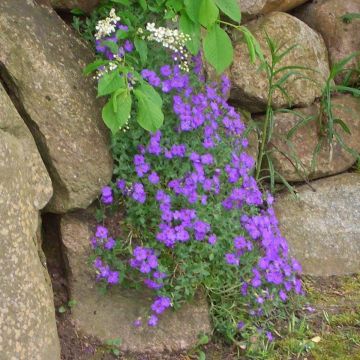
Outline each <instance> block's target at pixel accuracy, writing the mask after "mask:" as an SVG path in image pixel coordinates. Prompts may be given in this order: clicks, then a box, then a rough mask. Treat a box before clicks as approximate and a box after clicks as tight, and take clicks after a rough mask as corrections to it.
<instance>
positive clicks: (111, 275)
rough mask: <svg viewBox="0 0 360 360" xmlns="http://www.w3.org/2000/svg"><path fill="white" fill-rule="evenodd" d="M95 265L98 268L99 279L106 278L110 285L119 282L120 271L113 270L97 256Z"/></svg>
mask: <svg viewBox="0 0 360 360" xmlns="http://www.w3.org/2000/svg"><path fill="white" fill-rule="evenodd" d="M93 265H94V268H95V269H96V270H97V277H96V279H97V280H101V279H104V280H106V281H107V283H108V284H110V285H115V284H117V283H118V282H119V272H118V271H111V269H110V266H109V265H106V264H104V263H103V262H102V260H101V259H100V258H96V259H95V261H94V264H93Z"/></svg>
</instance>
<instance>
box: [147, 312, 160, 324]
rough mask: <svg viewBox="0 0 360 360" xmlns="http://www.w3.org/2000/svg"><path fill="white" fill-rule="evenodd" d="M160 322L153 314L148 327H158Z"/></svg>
mask: <svg viewBox="0 0 360 360" xmlns="http://www.w3.org/2000/svg"><path fill="white" fill-rule="evenodd" d="M158 321H159V319H158V317H157V316H156V315H154V314H152V315H151V316H150V317H149V321H148V325H149V326H156V325H157V323H158Z"/></svg>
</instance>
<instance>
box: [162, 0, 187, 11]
mask: <svg viewBox="0 0 360 360" xmlns="http://www.w3.org/2000/svg"><path fill="white" fill-rule="evenodd" d="M166 6H167V7H168V8H171V9H172V10H174V11H175V12H179V11H180V10H181V9H182V8H183V6H184V2H183V1H182V0H168V1H167V2H166Z"/></svg>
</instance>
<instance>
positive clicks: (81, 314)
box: [60, 212, 210, 353]
mask: <svg viewBox="0 0 360 360" xmlns="http://www.w3.org/2000/svg"><path fill="white" fill-rule="evenodd" d="M94 225H95V224H94V222H93V220H91V218H89V217H88V215H86V214H85V213H84V212H77V213H74V214H67V215H65V216H64V217H63V218H62V220H61V224H60V229H61V236H62V241H63V244H64V253H65V257H66V263H68V265H69V271H68V274H69V285H70V292H71V298H72V299H75V300H76V301H77V305H76V306H75V307H74V308H73V310H72V315H73V318H74V321H75V324H76V328H77V331H78V332H79V333H82V334H86V335H91V336H95V337H97V338H99V339H100V340H101V341H105V340H108V339H113V338H120V339H121V340H122V346H121V349H122V350H124V351H134V352H140V353H142V352H156V353H160V352H162V351H164V350H169V351H179V350H183V349H188V348H191V347H192V346H194V345H195V344H196V341H197V339H198V334H199V333H202V332H205V333H207V332H210V323H209V316H208V308H207V304H206V302H205V300H204V299H203V298H200V299H198V300H197V301H196V303H194V304H189V305H186V306H183V307H182V308H181V309H180V310H178V311H177V312H173V311H171V310H169V311H167V312H166V313H164V314H163V315H161V320H160V322H159V325H158V326H157V327H155V328H149V327H148V326H147V325H146V321H147V314H148V311H149V306H150V304H151V295H153V294H149V293H144V292H135V291H129V290H125V289H118V288H113V289H111V291H109V293H107V294H106V295H105V296H102V295H100V294H99V293H98V290H97V289H96V284H95V281H94V273H93V271H92V270H91V269H90V267H89V264H88V258H89V254H90V252H91V250H90V246H89V239H90V238H91V237H92V236H93V235H92V231H91V230H92V228H94ZM138 318H142V319H143V320H144V321H143V322H144V325H143V326H142V327H140V328H136V327H134V325H133V322H134V321H135V320H136V319H138Z"/></svg>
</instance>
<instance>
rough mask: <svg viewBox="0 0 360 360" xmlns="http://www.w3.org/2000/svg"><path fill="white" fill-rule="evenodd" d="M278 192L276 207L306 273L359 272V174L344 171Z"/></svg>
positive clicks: (284, 230) (280, 220) (292, 249)
mask: <svg viewBox="0 0 360 360" xmlns="http://www.w3.org/2000/svg"><path fill="white" fill-rule="evenodd" d="M312 185H313V187H314V188H315V190H316V192H314V191H312V189H310V188H309V187H308V186H307V185H303V186H301V187H299V188H297V191H298V193H299V198H300V199H299V200H296V199H294V198H293V196H292V195H291V194H285V195H282V196H279V198H278V199H277V202H276V204H275V211H276V214H277V217H278V219H279V224H280V230H281V232H282V234H283V235H284V236H285V237H286V238H287V240H288V244H289V247H290V251H291V252H292V253H293V255H294V256H295V257H296V258H297V259H298V260H299V261H300V262H301V264H302V266H303V270H304V273H305V274H310V275H319V276H330V275H344V274H351V273H357V272H360V261H359V259H360V241H359V239H360V228H359V220H360V206H359V204H360V174H358V173H347V174H342V175H337V176H334V177H330V178H326V179H321V180H318V181H315V182H313V183H312Z"/></svg>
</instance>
